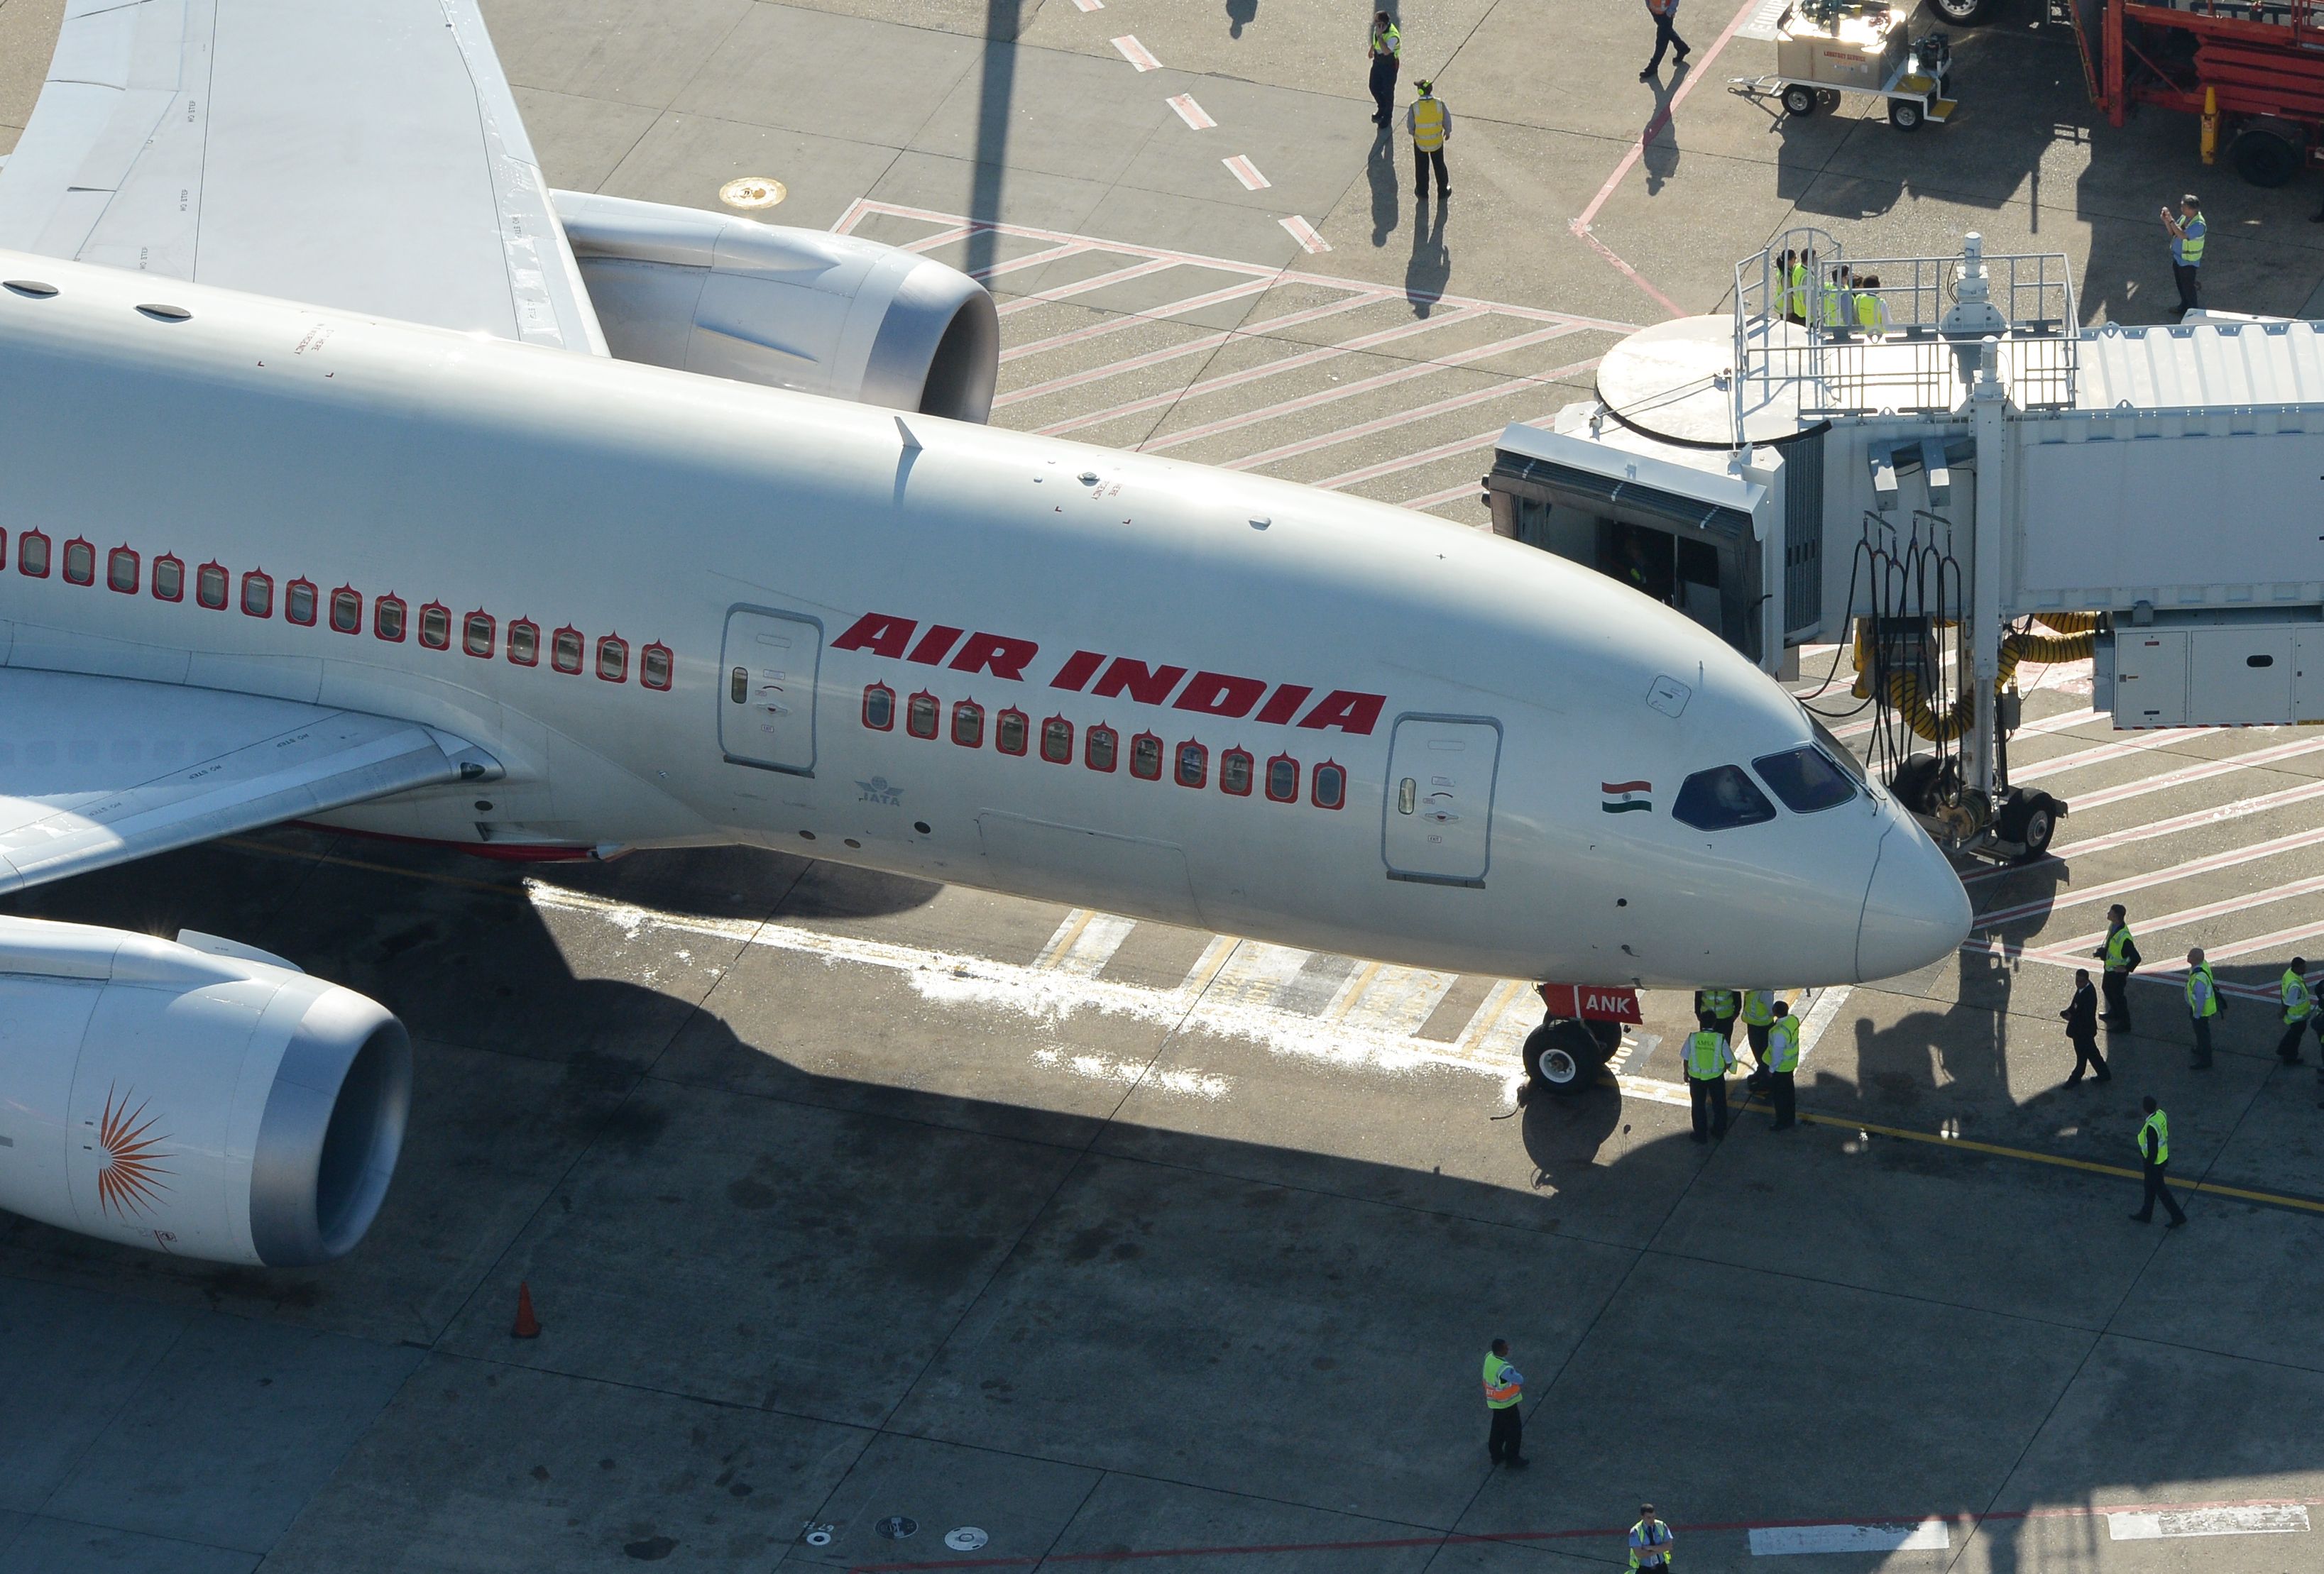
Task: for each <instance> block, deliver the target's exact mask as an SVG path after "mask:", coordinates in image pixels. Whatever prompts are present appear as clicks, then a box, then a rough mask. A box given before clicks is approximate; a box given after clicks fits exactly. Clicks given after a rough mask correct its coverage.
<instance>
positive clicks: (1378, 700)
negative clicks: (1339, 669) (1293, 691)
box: [1299, 688, 1388, 733]
mask: <svg viewBox="0 0 2324 1574" xmlns="http://www.w3.org/2000/svg"><path fill="white" fill-rule="evenodd" d="M1384 704H1388V696H1387V695H1376V694H1357V693H1355V692H1353V691H1352V690H1350V689H1344V688H1335V689H1333V691H1332V692H1331V693H1330V694H1327V695H1324V696H1323V698H1322V699H1320V700H1317V701H1316V702H1315V708H1314V710H1312V711H1310V712H1308V713H1306V714H1305V715H1304V716H1302V717H1300V718H1299V724H1300V725H1301V726H1303V727H1337V728H1338V729H1339V730H1340V731H1341V732H1357V733H1366V732H1370V731H1371V730H1372V729H1373V728H1374V727H1376V726H1378V725H1379V713H1380V707H1381V706H1382V705H1384Z"/></svg>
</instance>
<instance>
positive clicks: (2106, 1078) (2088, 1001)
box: [2058, 967, 2114, 1087]
mask: <svg viewBox="0 0 2324 1574" xmlns="http://www.w3.org/2000/svg"><path fill="white" fill-rule="evenodd" d="M2058 1015H2059V1016H2061V1017H2064V1018H2065V1019H2066V1042H2067V1043H2068V1044H2070V1045H2073V1046H2074V1073H2073V1075H2071V1076H2070V1077H2068V1078H2067V1079H2066V1086H2068V1087H2072V1086H2073V1085H2074V1084H2075V1083H2076V1082H2080V1081H2081V1080H2082V1072H2084V1071H2085V1070H2088V1071H2090V1072H2095V1073H2096V1074H2097V1076H2098V1081H2099V1082H2112V1081H2114V1073H2113V1072H2110V1071H2108V1070H2107V1063H2106V1062H2105V1061H2104V1060H2103V1059H2101V1058H2100V1057H2099V1054H2098V990H2095V989H2093V988H2091V987H2090V970H2089V969H2088V968H2086V967H2078V968H2076V969H2075V970H2074V998H2073V999H2071V1000H2070V1001H2068V1002H2067V1003H2066V1008H2065V1009H2064V1010H2062V1011H2061V1012H2059V1013H2058Z"/></svg>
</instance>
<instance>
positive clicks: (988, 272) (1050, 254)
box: [969, 242, 1093, 279]
mask: <svg viewBox="0 0 2324 1574" xmlns="http://www.w3.org/2000/svg"><path fill="white" fill-rule="evenodd" d="M1091 250H1093V247H1092V246H1091V245H1090V244H1089V243H1087V242H1083V243H1081V244H1073V243H1070V242H1069V243H1067V244H1065V245H1062V246H1051V247H1050V248H1049V249H1048V250H1047V251H1046V252H1028V253H1026V254H1025V255H1023V256H1021V257H1011V258H1010V259H1009V260H1008V261H1007V262H995V263H993V264H992V265H991V267H989V268H979V269H978V270H977V271H976V272H973V273H972V274H970V275H969V277H970V278H972V279H998V278H999V277H1001V274H1003V273H1014V272H1018V271H1019V270H1020V269H1024V268H1037V267H1039V266H1040V265H1041V264H1042V263H1044V262H1056V261H1058V260H1059V259H1060V258H1065V257H1078V256H1080V255H1081V254H1082V253H1084V252H1086V251H1091Z"/></svg>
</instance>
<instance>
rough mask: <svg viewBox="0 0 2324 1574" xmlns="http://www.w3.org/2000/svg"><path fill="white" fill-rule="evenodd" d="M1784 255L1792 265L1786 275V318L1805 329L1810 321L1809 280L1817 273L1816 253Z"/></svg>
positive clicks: (1787, 253)
mask: <svg viewBox="0 0 2324 1574" xmlns="http://www.w3.org/2000/svg"><path fill="white" fill-rule="evenodd" d="M1784 255H1785V256H1788V257H1791V259H1792V265H1791V269H1790V271H1789V272H1786V273H1785V274H1784V320H1785V321H1787V322H1795V323H1799V324H1801V325H1802V326H1803V327H1804V326H1805V325H1806V323H1807V320H1808V279H1809V277H1810V276H1811V275H1812V273H1813V272H1815V253H1813V252H1801V253H1798V254H1797V255H1794V254H1793V253H1789V252H1786V253H1784Z"/></svg>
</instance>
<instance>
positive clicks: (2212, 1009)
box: [2187, 946, 2221, 1072]
mask: <svg viewBox="0 0 2324 1574" xmlns="http://www.w3.org/2000/svg"><path fill="white" fill-rule="evenodd" d="M2220 1004H2221V1002H2220V999H2219V985H2218V980H2215V979H2214V978H2212V977H2211V968H2210V964H2209V963H2208V962H2205V961H2204V960H2203V948H2202V947H2201V946H2197V947H2195V949H2194V950H2192V951H2190V952H2189V953H2187V1014H2188V1015H2189V1016H2190V1017H2193V1018H2194V1019H2195V1058H2194V1059H2193V1060H2191V1061H2190V1062H2188V1064H2189V1065H2190V1067H2191V1068H2192V1069H2194V1070H2196V1071H2199V1072H2202V1071H2209V1070H2210V1068H2211V1018H2212V1017H2216V1016H2218V1014H2219V1006H2220Z"/></svg>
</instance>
